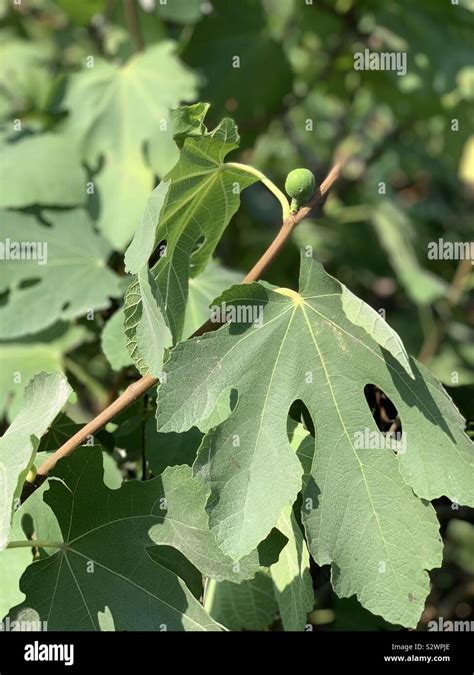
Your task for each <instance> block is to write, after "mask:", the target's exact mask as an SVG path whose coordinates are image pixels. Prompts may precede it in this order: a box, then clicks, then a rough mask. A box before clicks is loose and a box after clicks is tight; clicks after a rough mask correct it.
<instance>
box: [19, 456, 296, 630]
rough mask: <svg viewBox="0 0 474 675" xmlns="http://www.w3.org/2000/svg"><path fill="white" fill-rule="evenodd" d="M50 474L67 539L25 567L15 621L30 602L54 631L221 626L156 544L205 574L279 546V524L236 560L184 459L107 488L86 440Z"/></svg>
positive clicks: (236, 572) (49, 495) (240, 574)
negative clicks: (149, 476)
mask: <svg viewBox="0 0 474 675" xmlns="http://www.w3.org/2000/svg"><path fill="white" fill-rule="evenodd" d="M52 475H53V476H54V478H55V479H54V480H52V481H50V487H49V490H47V491H46V492H45V494H44V500H45V502H46V503H47V504H48V505H49V506H50V507H51V509H52V510H53V511H54V513H55V514H56V518H57V520H58V524H59V527H60V530H61V533H62V542H59V544H57V545H58V546H59V549H58V551H57V552H56V553H54V554H53V555H50V556H49V557H48V558H47V559H43V560H38V561H35V562H34V563H33V564H32V565H31V566H30V567H29V568H28V569H27V571H26V572H25V574H24V575H23V577H22V580H21V584H20V587H21V590H22V591H23V592H24V593H25V595H26V599H25V602H24V603H23V604H22V605H20V606H19V607H16V608H14V609H13V610H12V611H11V618H12V619H15V618H17V617H18V616H19V615H21V614H22V613H23V612H24V611H25V610H26V609H30V610H33V612H35V613H36V615H37V617H38V620H40V621H45V620H47V621H48V628H49V630H100V629H103V628H105V629H108V630H110V629H114V628H115V629H116V630H157V629H158V627H160V626H166V628H167V629H168V630H216V629H218V626H217V625H216V624H215V623H214V622H213V621H212V619H211V618H210V617H209V616H208V615H207V614H206V612H205V611H204V610H203V609H202V607H201V605H200V604H199V602H198V601H197V600H196V598H195V597H194V596H193V594H192V593H191V592H190V591H189V590H188V589H187V587H186V586H185V584H184V583H183V581H181V579H180V578H178V576H177V574H175V573H173V572H172V571H171V569H169V568H168V567H166V566H165V565H164V563H163V557H162V556H159V555H155V549H154V547H156V545H165V546H172V547H174V548H176V549H178V550H179V551H181V553H183V554H184V555H185V556H186V557H187V558H188V559H189V561H190V562H191V563H193V565H195V566H196V567H198V569H199V570H201V572H202V573H203V574H205V575H206V576H209V577H214V578H216V579H218V580H223V579H230V580H233V581H241V580H243V579H247V578H251V577H253V576H254V575H255V572H256V570H257V569H258V568H259V567H260V566H261V565H266V566H268V565H270V564H272V563H273V562H274V561H275V560H276V559H277V558H278V555H279V552H280V549H281V547H282V544H283V542H282V540H281V539H282V538H281V539H280V537H279V533H278V532H275V533H273V534H272V536H271V537H270V538H269V539H268V540H267V541H265V542H263V543H262V545H261V546H260V547H259V549H258V551H254V552H253V553H252V554H251V555H250V556H248V557H247V558H246V559H245V560H243V561H241V564H240V565H235V564H234V563H233V561H232V560H231V559H230V558H228V557H226V556H225V555H224V554H223V553H222V552H221V551H220V550H219V548H218V547H217V544H216V542H215V539H214V535H213V534H212V532H210V530H209V529H208V526H207V517H206V513H205V510H204V506H205V503H206V500H207V497H208V494H209V491H208V488H207V486H206V485H205V484H204V483H203V482H202V481H201V480H200V478H199V477H193V475H192V471H191V468H190V467H187V466H179V467H172V468H169V469H167V470H166V471H165V473H164V474H163V475H162V476H161V477H159V478H155V479H153V480H149V481H145V482H140V481H130V482H128V483H124V484H123V485H122V487H120V488H119V489H116V490H111V489H109V488H108V487H106V486H105V485H104V483H103V469H102V455H101V453H100V452H98V451H97V448H91V447H85V446H84V447H82V448H79V449H78V450H76V451H75V452H74V454H73V455H72V456H71V457H68V458H65V459H63V460H60V461H59V462H58V464H57V466H56V468H55V470H54V472H53V474H52ZM72 514H74V517H72ZM150 547H153V555H149V554H148V552H147V549H149V548H150ZM157 559H158V560H159V561H161V562H160V563H157V562H156V560H157Z"/></svg>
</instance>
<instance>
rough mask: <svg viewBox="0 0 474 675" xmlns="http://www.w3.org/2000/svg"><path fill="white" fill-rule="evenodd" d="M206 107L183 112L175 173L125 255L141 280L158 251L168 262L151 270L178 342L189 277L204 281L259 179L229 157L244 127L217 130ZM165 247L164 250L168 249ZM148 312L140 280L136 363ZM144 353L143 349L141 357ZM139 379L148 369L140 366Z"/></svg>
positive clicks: (131, 299)
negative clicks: (207, 121)
mask: <svg viewBox="0 0 474 675" xmlns="http://www.w3.org/2000/svg"><path fill="white" fill-rule="evenodd" d="M207 107H208V106H206V105H202V104H198V105H196V106H191V110H189V109H185V110H188V112H187V114H186V115H185V114H184V111H183V109H180V111H178V113H176V115H175V117H176V119H177V125H178V127H177V131H178V133H179V143H180V144H183V145H182V150H181V153H180V158H179V160H178V162H177V164H176V166H175V167H174V168H173V169H172V171H170V173H168V174H167V176H166V177H165V181H164V182H163V183H160V185H159V186H158V187H157V188H156V189H155V190H154V192H153V193H152V195H151V196H150V199H149V202H148V205H147V208H146V210H145V214H144V216H143V220H142V223H141V225H140V227H139V228H138V230H137V233H136V234H135V237H134V240H133V241H132V243H131V244H130V247H129V249H128V250H127V253H126V256H125V262H126V266H127V269H128V271H130V272H132V273H135V274H136V273H138V272H139V271H140V270H141V269H142V268H143V266H144V265H146V263H147V261H148V258H149V257H150V256H151V255H152V253H153V251H154V249H155V248H156V247H157V245H158V244H160V243H161V244H162V245H161V246H160V251H159V252H160V253H161V256H160V257H159V259H158V261H157V262H156V263H155V265H154V266H153V267H152V269H151V274H152V276H153V278H154V280H155V282H156V285H157V295H158V294H159V297H160V300H159V304H160V306H161V308H162V311H163V312H164V313H166V317H167V321H168V325H169V327H170V329H171V332H172V335H173V338H174V340H175V341H176V340H179V339H180V338H181V337H182V333H183V326H184V320H185V308H186V301H187V298H188V290H189V278H190V277H195V276H197V275H198V274H200V273H201V272H202V271H203V270H204V268H205V267H206V264H207V262H208V260H209V258H210V256H211V255H212V253H213V251H214V249H215V247H216V245H217V243H218V241H219V239H220V237H221V236H222V232H223V231H224V229H225V227H226V226H227V225H228V223H229V221H230V219H231V218H232V216H233V215H234V213H235V212H236V211H237V209H238V207H239V204H240V192H241V191H242V190H243V189H244V188H246V187H248V186H249V185H251V184H252V183H254V182H255V181H256V180H257V178H256V177H255V176H253V175H250V174H248V173H247V172H244V171H242V170H241V169H239V168H236V167H234V166H231V165H226V164H225V163H224V159H225V157H226V155H227V154H228V153H229V152H230V151H231V150H234V149H235V148H237V147H238V144H239V136H238V133H237V128H236V126H235V124H234V122H232V120H230V119H224V120H223V121H222V122H221V123H220V124H219V126H217V127H216V128H215V129H214V130H213V131H211V132H209V131H207V129H206V127H205V126H204V124H203V120H204V117H205V114H206V111H207ZM163 242H165V243H166V245H164V243H163ZM142 309H143V304H142V298H141V294H140V289H139V281H138V279H135V281H134V282H132V283H131V284H130V287H129V289H128V291H127V294H126V296H125V306H124V311H125V332H126V334H127V344H128V349H129V351H130V353H131V354H132V356H133V355H134V354H136V352H137V325H138V323H139V321H140V317H141V313H142ZM140 351H141V350H140V349H139V348H138V352H140ZM136 364H137V367H138V368H139V370H140V372H145V370H146V368H145V367H144V365H143V363H141V362H140V360H138V361H136Z"/></svg>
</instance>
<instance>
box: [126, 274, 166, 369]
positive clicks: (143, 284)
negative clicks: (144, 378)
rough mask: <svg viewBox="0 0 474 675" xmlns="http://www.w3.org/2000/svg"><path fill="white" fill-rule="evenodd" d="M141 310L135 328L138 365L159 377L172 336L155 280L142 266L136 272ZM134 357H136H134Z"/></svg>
mask: <svg viewBox="0 0 474 675" xmlns="http://www.w3.org/2000/svg"><path fill="white" fill-rule="evenodd" d="M138 284H139V288H140V298H141V306H142V311H141V315H140V320H139V322H138V325H137V328H136V331H137V333H136V335H137V349H138V354H139V356H138V360H137V363H138V367H139V370H141V371H143V370H146V371H147V372H148V373H150V374H151V375H154V376H155V377H159V376H160V375H161V370H162V366H163V354H164V350H165V349H166V348H168V347H171V344H172V336H171V331H170V329H169V328H168V325H167V322H166V318H165V317H164V316H163V312H162V310H161V307H162V302H161V298H160V295H159V291H158V289H157V288H156V284H155V281H154V279H153V277H152V276H151V274H150V272H149V271H148V268H147V267H144V268H143V269H142V270H141V271H140V273H139V274H138ZM135 358H136V357H135Z"/></svg>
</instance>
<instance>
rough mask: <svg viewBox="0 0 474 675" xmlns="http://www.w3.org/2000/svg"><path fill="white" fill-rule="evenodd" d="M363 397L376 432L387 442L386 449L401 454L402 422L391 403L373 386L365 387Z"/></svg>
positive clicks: (380, 390)
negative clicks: (376, 429)
mask: <svg viewBox="0 0 474 675" xmlns="http://www.w3.org/2000/svg"><path fill="white" fill-rule="evenodd" d="M364 396H365V400H366V401H367V405H368V406H369V409H370V412H371V413H372V417H373V418H374V421H375V424H376V425H377V428H378V430H379V431H380V432H381V433H382V434H383V436H384V438H385V439H386V441H387V444H386V447H388V448H390V449H391V450H393V451H394V452H403V448H404V440H405V439H404V438H403V428H402V422H401V420H400V417H399V415H398V410H397V408H396V407H395V404H394V403H393V401H391V400H390V398H389V397H388V396H387V394H386V393H385V392H384V391H382V389H380V387H377V386H376V385H375V384H366V385H365V387H364ZM368 433H370V431H368Z"/></svg>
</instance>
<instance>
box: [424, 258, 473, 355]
mask: <svg viewBox="0 0 474 675" xmlns="http://www.w3.org/2000/svg"><path fill="white" fill-rule="evenodd" d="M472 270H473V265H472V262H471V260H470V259H469V258H464V260H460V261H459V263H458V266H457V268H456V272H455V274H454V277H453V280H452V281H451V285H450V286H449V290H448V296H447V309H448V312H447V313H446V315H445V316H443V317H440V318H439V320H438V321H437V323H436V325H435V327H434V329H433V331H432V332H431V333H430V334H429V335H428V336H427V337H426V339H425V341H424V342H423V345H422V347H421V349H420V353H419V354H418V361H420V362H421V363H429V362H430V361H431V359H432V358H433V356H434V355H435V354H436V352H437V351H438V347H439V346H440V344H441V341H442V340H443V338H444V336H445V333H446V330H447V327H448V326H447V324H448V320H449V319H450V318H451V314H452V310H453V308H454V307H456V305H458V304H459V301H460V300H461V297H462V294H463V291H464V287H465V285H466V283H467V280H468V278H469V275H470V274H471V272H472Z"/></svg>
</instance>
